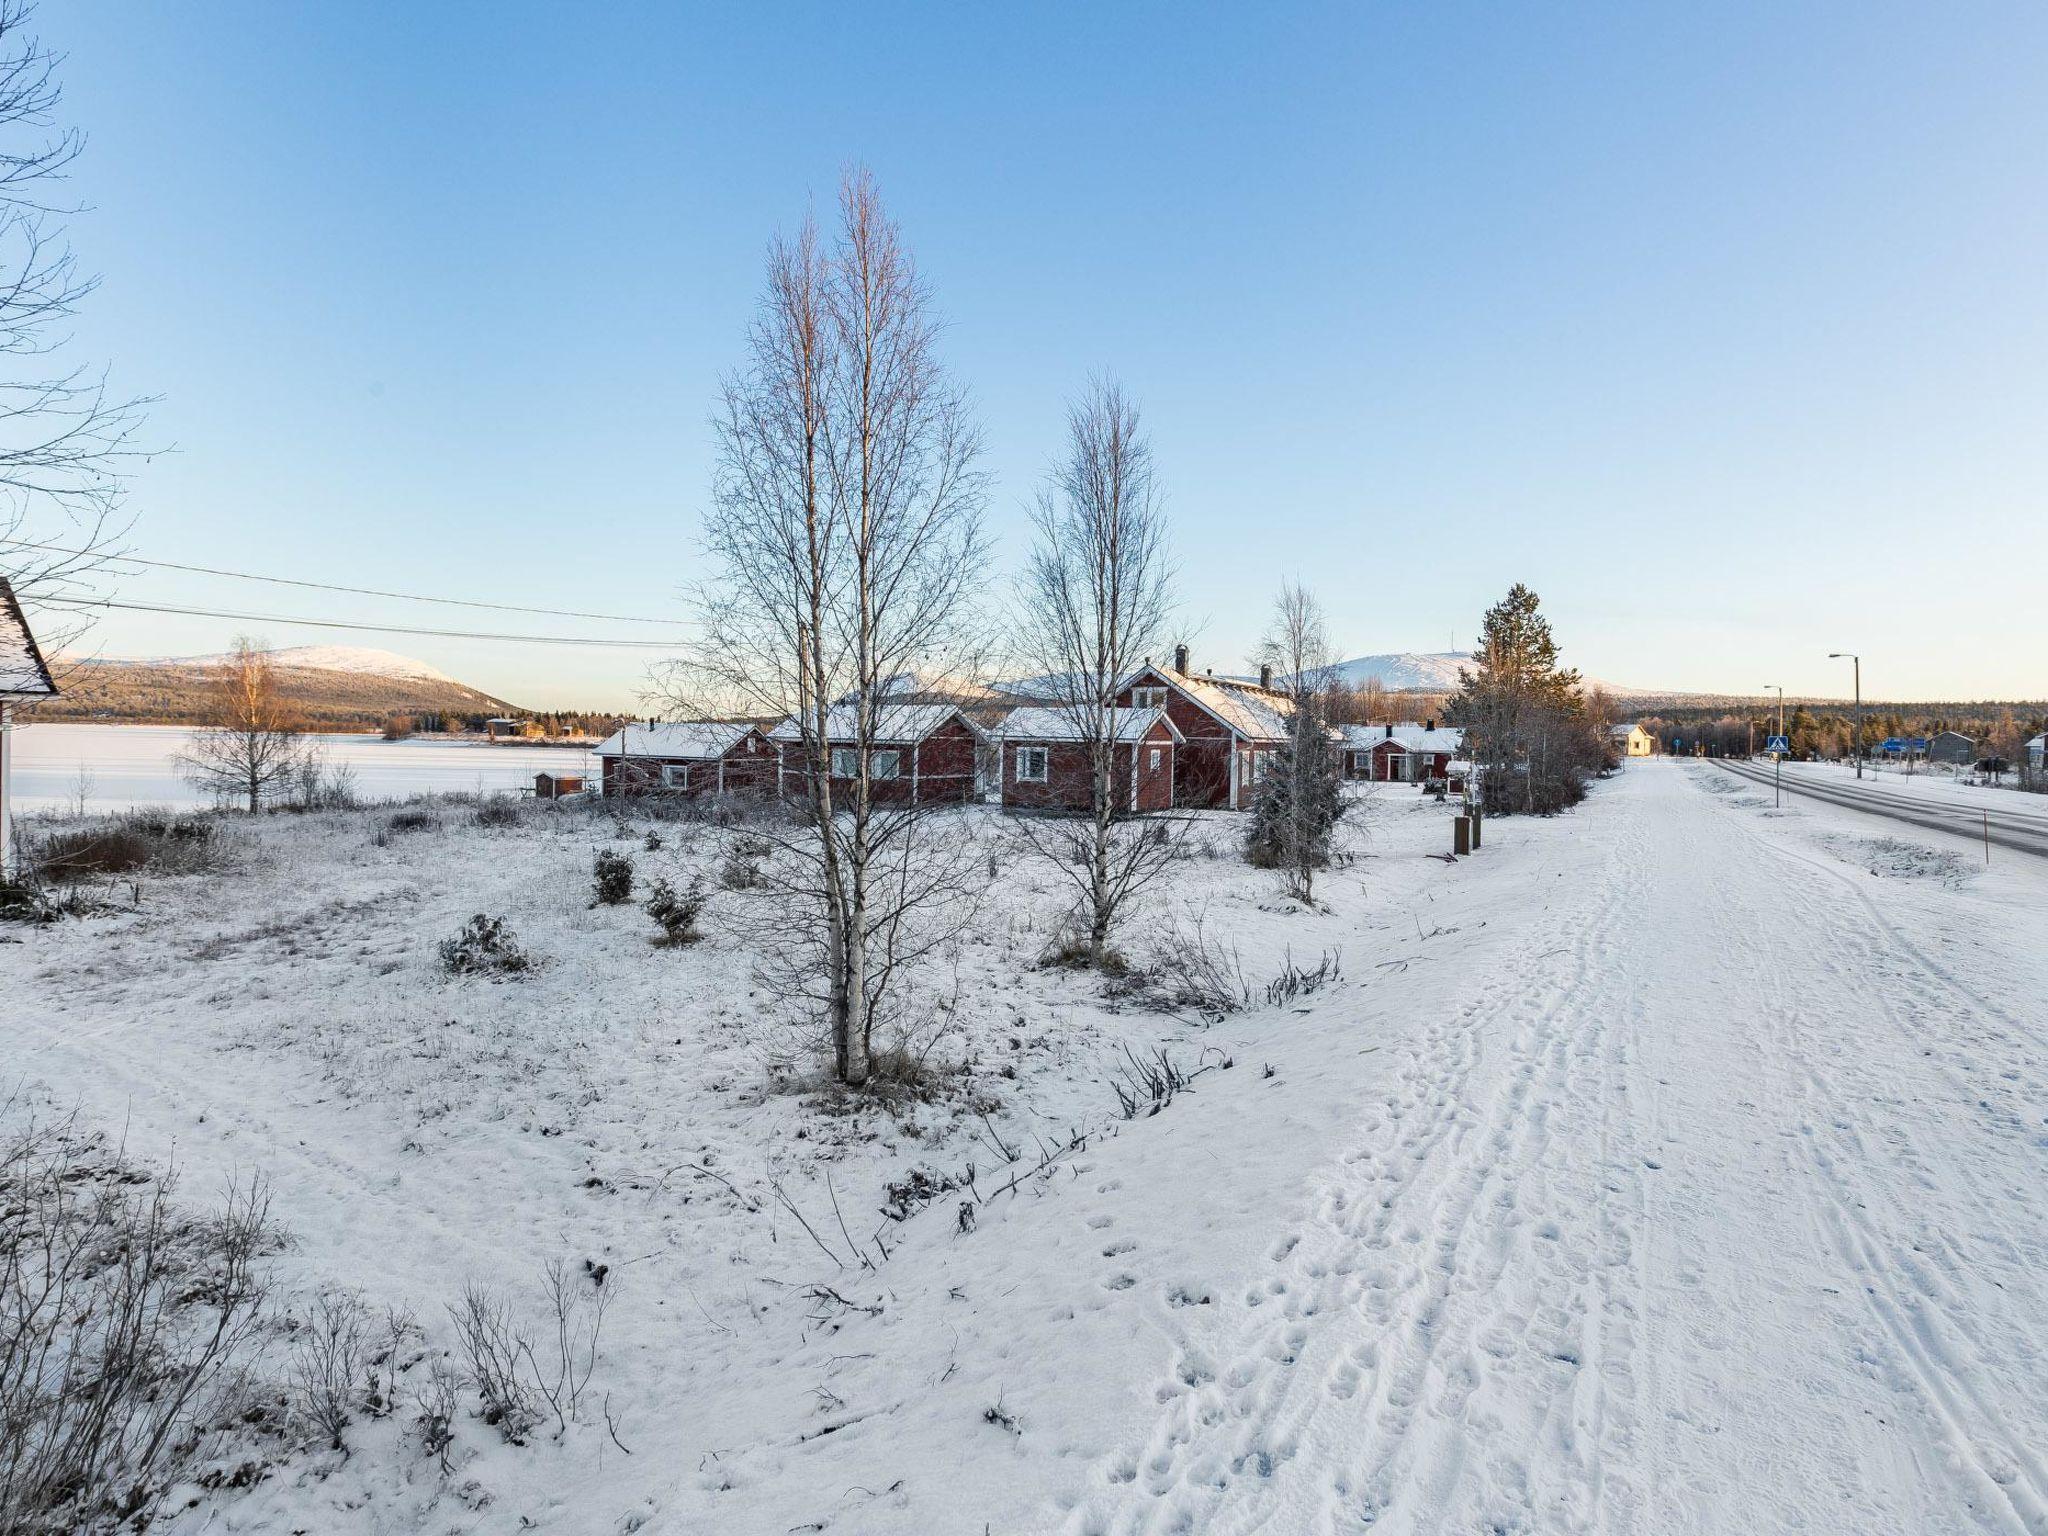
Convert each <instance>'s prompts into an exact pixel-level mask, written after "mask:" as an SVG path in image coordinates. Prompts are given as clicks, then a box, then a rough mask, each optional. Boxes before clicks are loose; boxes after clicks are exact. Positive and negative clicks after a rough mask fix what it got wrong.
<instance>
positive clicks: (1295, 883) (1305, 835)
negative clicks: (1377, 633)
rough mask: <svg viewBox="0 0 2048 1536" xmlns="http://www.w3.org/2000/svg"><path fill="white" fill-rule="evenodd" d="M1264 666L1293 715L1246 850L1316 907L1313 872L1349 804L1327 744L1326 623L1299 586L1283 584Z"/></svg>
mask: <svg viewBox="0 0 2048 1536" xmlns="http://www.w3.org/2000/svg"><path fill="white" fill-rule="evenodd" d="M1259 660H1260V661H1261V662H1262V663H1263V664H1265V665H1266V666H1269V667H1271V668H1272V669H1273V676H1274V681H1275V683H1276V684H1277V685H1278V686H1279V687H1280V689H1281V690H1282V691H1283V692H1284V693H1286V694H1287V696H1288V698H1289V700H1290V701H1291V703H1292V705H1293V709H1292V711H1291V713H1290V714H1289V717H1288V722H1287V740H1286V742H1285V743H1284V744H1283V745H1282V746H1281V747H1280V749H1279V750H1278V751H1276V752H1275V753H1274V754H1273V761H1272V765H1271V766H1270V767H1269V768H1267V769H1266V771H1265V774H1264V777H1263V778H1262V779H1261V780H1260V782H1259V784H1258V788H1257V794H1256V796H1255V797H1254V799H1253V802H1252V825H1251V831H1250V834H1249V836H1248V837H1247V840H1246V847H1247V852H1248V853H1249V855H1250V857H1251V859H1252V862H1253V863H1255V864H1261V865H1264V866H1266V867H1269V868H1273V869H1278V870H1279V871H1280V872H1281V875H1282V877H1283V878H1284V879H1285V880H1286V882H1287V891H1288V894H1289V895H1291V896H1293V897H1295V898H1296V899H1297V900H1299V901H1303V902H1312V901H1314V900H1315V879H1316V872H1317V871H1318V870H1321V869H1326V868H1328V867H1329V863H1330V853H1331V844H1332V840H1333V838H1334V835H1335V832H1336V827H1337V822H1338V820H1339V819H1340V818H1341V817H1342V816H1343V814H1344V799H1343V790H1342V784H1341V779H1340V774H1339V761H1338V749H1337V746H1336V743H1334V742H1333V741H1332V740H1331V739H1330V711H1329V692H1330V685H1331V680H1332V674H1331V653H1330V637H1329V625H1328V623H1327V621H1326V620H1325V619H1324V617H1323V609H1322V605H1321V604H1320V603H1319V602H1317V601H1316V598H1315V595H1314V594H1313V593H1312V592H1310V591H1309V590H1308V589H1307V588H1306V587H1304V586H1303V585H1301V583H1299V582H1295V581H1289V582H1284V583H1282V585H1281V588H1280V596H1279V597H1278V598H1277V599H1276V600H1275V602H1274V605H1273V622H1272V625H1271V627H1270V628H1269V629H1268V630H1267V632H1266V638H1265V641H1264V643H1263V644H1262V645H1261V646H1260V648H1259Z"/></svg>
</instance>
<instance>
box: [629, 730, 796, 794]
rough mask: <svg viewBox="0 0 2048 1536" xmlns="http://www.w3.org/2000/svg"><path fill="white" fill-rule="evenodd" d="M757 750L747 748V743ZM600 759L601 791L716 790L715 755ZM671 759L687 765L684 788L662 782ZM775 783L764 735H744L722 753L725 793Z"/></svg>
mask: <svg viewBox="0 0 2048 1536" xmlns="http://www.w3.org/2000/svg"><path fill="white" fill-rule="evenodd" d="M750 742H751V743H753V744H754V745H755V746H756V748H757V750H755V751H752V752H749V751H748V750H747V746H748V743H750ZM599 761H600V762H601V763H602V764H603V765H604V792H605V793H606V794H607V795H616V794H619V793H620V792H621V791H622V790H623V791H625V792H627V793H631V794H636V795H644V794H664V795H690V796H692V797H694V796H697V795H715V794H717V793H719V779H718V762H719V760H718V759H717V758H715V757H656V756H653V755H649V756H645V757H641V756H634V757H625V758H620V757H605V758H600V759H599ZM671 763H674V764H677V765H681V764H683V763H688V764H689V765H690V783H689V786H688V787H687V788H684V787H681V786H675V785H669V784H664V783H663V782H662V773H661V771H662V769H663V768H664V767H666V766H667V765H669V764H671ZM774 783H775V749H774V747H773V746H772V745H770V744H769V743H768V741H767V740H766V739H765V738H761V737H757V736H743V737H741V738H740V739H739V740H738V741H737V742H735V743H734V744H733V746H732V749H731V750H730V751H728V752H727V753H726V754H725V789H724V793H726V794H728V795H736V794H740V793H742V792H749V793H751V792H752V791H755V790H761V789H768V788H772V787H773V785H774Z"/></svg>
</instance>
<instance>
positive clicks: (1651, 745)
mask: <svg viewBox="0 0 2048 1536" xmlns="http://www.w3.org/2000/svg"><path fill="white" fill-rule="evenodd" d="M1607 734H1608V736H1609V737H1610V738H1611V739H1612V740H1613V742H1614V755H1615V756H1616V757H1648V756H1649V755H1650V754H1651V753H1652V752H1655V751H1656V750H1657V738H1656V737H1654V736H1652V735H1651V734H1650V733H1649V732H1648V731H1646V730H1644V729H1643V728H1642V727H1641V726H1640V725H1636V724H1634V723H1630V724H1628V725H1610V726H1609V727H1607Z"/></svg>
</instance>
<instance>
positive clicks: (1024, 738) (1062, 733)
mask: <svg viewBox="0 0 2048 1536" xmlns="http://www.w3.org/2000/svg"><path fill="white" fill-rule="evenodd" d="M1105 724H1106V726H1107V730H1106V732H1105V734H1107V735H1108V737H1109V738H1110V741H1111V743H1112V745H1111V748H1110V750H1111V754H1112V756H1111V772H1110V782H1111V784H1112V786H1113V787H1114V794H1115V797H1116V808H1117V809H1118V810H1119V811H1164V810H1170V809H1171V808H1172V806H1173V774H1174V754H1175V753H1176V752H1177V751H1178V749H1179V748H1180V746H1181V734H1180V731H1179V730H1178V729H1177V728H1176V727H1175V725H1174V723H1173V721H1172V719H1170V718H1169V717H1168V715H1167V713H1166V711H1165V710H1163V709H1158V708H1149V709H1117V710H1112V711H1111V712H1110V717H1109V719H1108V720H1107V722H1105ZM1099 728H1100V727H1098V726H1097V725H1096V724H1095V723H1094V722H1093V721H1091V720H1090V719H1088V718H1087V716H1086V714H1085V713H1084V711H1083V709H1080V708H1075V707H1069V706H1057V705H1056V706H1052V707H1048V708H1029V709H1018V710H1013V711H1011V713H1010V716H1009V718H1008V719H1006V720H1005V721H1004V722H1003V724H1002V727H1001V732H1000V737H1001V742H1002V763H1003V804H1004V805H1005V806H1008V807H1010V808H1012V809H1016V810H1036V811H1055V810H1056V811H1086V810H1090V809H1092V808H1093V804H1094V798H1095V795H1094V785H1095V775H1094V769H1093V754H1092V753H1091V751H1090V745H1091V741H1092V740H1095V739H1099V738H1097V737H1096V736H1095V732H1096V730H1097V729H1099Z"/></svg>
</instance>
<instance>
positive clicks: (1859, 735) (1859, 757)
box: [1828, 651, 1863, 779]
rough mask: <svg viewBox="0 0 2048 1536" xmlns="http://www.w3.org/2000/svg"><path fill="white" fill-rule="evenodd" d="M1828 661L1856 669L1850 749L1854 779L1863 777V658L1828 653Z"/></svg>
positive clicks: (1845, 653)
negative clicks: (1853, 763)
mask: <svg viewBox="0 0 2048 1536" xmlns="http://www.w3.org/2000/svg"><path fill="white" fill-rule="evenodd" d="M1828 660H1829V661H1844V660H1846V661H1849V662H1852V663H1854V664H1855V667H1856V739H1855V741H1854V742H1853V743H1851V749H1852V750H1853V751H1854V753H1855V756H1856V777H1857V778H1859V779H1860V778H1862V777H1863V658H1862V657H1861V656H1859V655H1857V654H1856V653H1855V652H1854V651H1829V652H1828Z"/></svg>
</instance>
